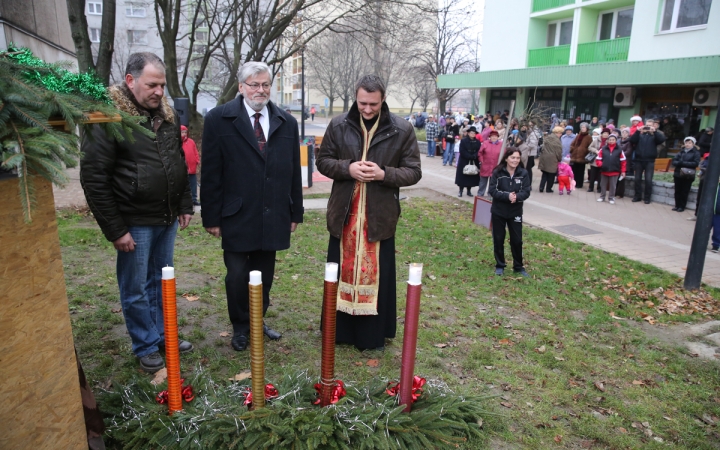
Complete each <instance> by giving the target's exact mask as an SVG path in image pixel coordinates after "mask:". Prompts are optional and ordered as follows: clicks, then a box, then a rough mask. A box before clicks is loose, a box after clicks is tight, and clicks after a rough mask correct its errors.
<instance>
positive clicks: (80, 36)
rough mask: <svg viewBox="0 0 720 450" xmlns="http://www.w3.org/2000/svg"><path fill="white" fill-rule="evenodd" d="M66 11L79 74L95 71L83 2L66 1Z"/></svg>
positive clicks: (75, 0)
mask: <svg viewBox="0 0 720 450" xmlns="http://www.w3.org/2000/svg"><path fill="white" fill-rule="evenodd" d="M67 9H68V20H69V21H70V35H71V36H72V40H73V42H74V43H75V54H76V55H77V60H78V70H79V71H80V72H81V73H82V72H88V71H91V70H95V63H94V61H93V56H92V49H91V48H90V36H88V23H87V18H86V17H85V0H67ZM103 19H104V17H103Z"/></svg>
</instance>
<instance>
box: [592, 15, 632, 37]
mask: <svg viewBox="0 0 720 450" xmlns="http://www.w3.org/2000/svg"><path fill="white" fill-rule="evenodd" d="M634 12H635V9H634V8H628V9H620V10H615V11H607V12H604V13H601V14H600V17H599V19H598V20H599V23H598V41H604V40H607V39H617V38H624V37H629V36H630V32H631V31H632V22H633V14H634Z"/></svg>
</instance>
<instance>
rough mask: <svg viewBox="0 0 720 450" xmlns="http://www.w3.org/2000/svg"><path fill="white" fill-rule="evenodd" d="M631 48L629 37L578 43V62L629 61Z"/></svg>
mask: <svg viewBox="0 0 720 450" xmlns="http://www.w3.org/2000/svg"><path fill="white" fill-rule="evenodd" d="M629 49H630V38H629V37H624V38H617V39H608V40H605V41H598V42H588V43H586V44H578V48H577V58H576V64H589V63H603V62H614V61H627V59H628V50H629Z"/></svg>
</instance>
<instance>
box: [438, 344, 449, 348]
mask: <svg viewBox="0 0 720 450" xmlns="http://www.w3.org/2000/svg"><path fill="white" fill-rule="evenodd" d="M447 346H448V345H447V344H435V347H437V348H445V347H447Z"/></svg>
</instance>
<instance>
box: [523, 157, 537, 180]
mask: <svg viewBox="0 0 720 450" xmlns="http://www.w3.org/2000/svg"><path fill="white" fill-rule="evenodd" d="M533 167H535V157H534V156H528V160H527V167H525V170H527V171H528V178H530V186H532V168H533Z"/></svg>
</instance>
